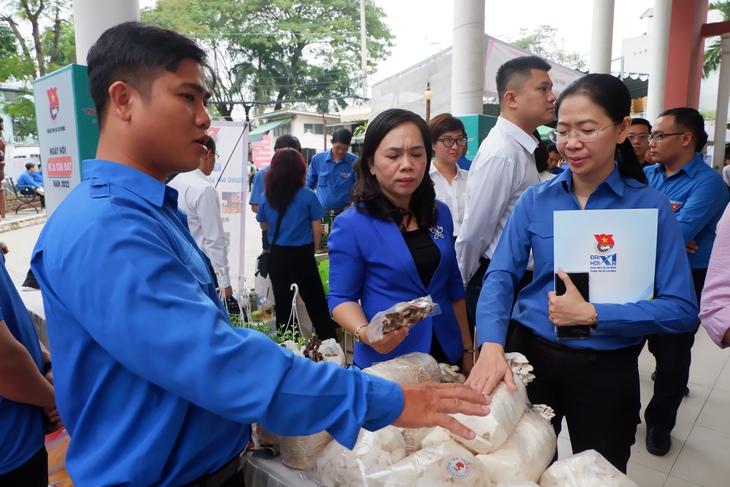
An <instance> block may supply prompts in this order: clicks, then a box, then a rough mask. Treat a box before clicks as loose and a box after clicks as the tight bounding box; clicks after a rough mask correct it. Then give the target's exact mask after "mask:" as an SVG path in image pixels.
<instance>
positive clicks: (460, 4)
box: [423, 0, 486, 116]
mask: <svg viewBox="0 0 730 487" xmlns="http://www.w3.org/2000/svg"><path fill="white" fill-rule="evenodd" d="M485 3H486V0H454V47H453V49H452V58H451V59H452V61H451V62H452V65H451V73H452V74H451V114H452V115H454V116H459V115H473V114H480V115H481V114H482V112H483V110H484V108H483V101H484V68H485V65H486V61H485V59H484V4H485ZM423 81H424V83H423V84H424V85H425V84H426V82H429V81H430V80H423Z"/></svg>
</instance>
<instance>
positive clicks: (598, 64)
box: [588, 0, 614, 73]
mask: <svg viewBox="0 0 730 487" xmlns="http://www.w3.org/2000/svg"><path fill="white" fill-rule="evenodd" d="M613 13H614V0H593V29H592V31H591V32H592V34H591V62H590V66H589V68H588V69H589V71H590V72H591V73H610V72H611V47H612V45H613Z"/></svg>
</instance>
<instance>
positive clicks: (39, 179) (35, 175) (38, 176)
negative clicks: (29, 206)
mask: <svg viewBox="0 0 730 487" xmlns="http://www.w3.org/2000/svg"><path fill="white" fill-rule="evenodd" d="M30 178H31V179H32V180H33V181H35V182H36V184H37V185H38V186H43V173H42V172H40V171H35V172H32V173H30Z"/></svg>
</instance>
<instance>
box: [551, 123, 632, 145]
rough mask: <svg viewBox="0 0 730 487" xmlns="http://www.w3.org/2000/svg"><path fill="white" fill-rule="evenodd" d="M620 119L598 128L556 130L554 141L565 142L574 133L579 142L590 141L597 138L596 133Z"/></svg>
mask: <svg viewBox="0 0 730 487" xmlns="http://www.w3.org/2000/svg"><path fill="white" fill-rule="evenodd" d="M621 121H622V120H619V121H618V122H613V123H611V124H608V125H606V126H605V127H602V128H600V129H590V130H588V129H584V130H558V131H557V132H555V143H557V144H565V143H567V142H568V140H570V134H575V138H576V139H578V140H580V141H581V142H591V141H594V140H596V139H597V138H598V134H600V133H601V132H603V131H604V130H606V129H607V128H609V127H612V126H614V125H616V124H617V123H620V122H621Z"/></svg>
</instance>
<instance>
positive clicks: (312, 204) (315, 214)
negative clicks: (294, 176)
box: [306, 188, 324, 221]
mask: <svg viewBox="0 0 730 487" xmlns="http://www.w3.org/2000/svg"><path fill="white" fill-rule="evenodd" d="M306 191H307V193H308V199H309V220H310V221H315V220H321V219H322V218H323V217H324V209H323V208H322V203H320V202H319V199H318V198H317V195H316V194H314V191H311V190H309V189H308V188H307V190H306Z"/></svg>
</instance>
